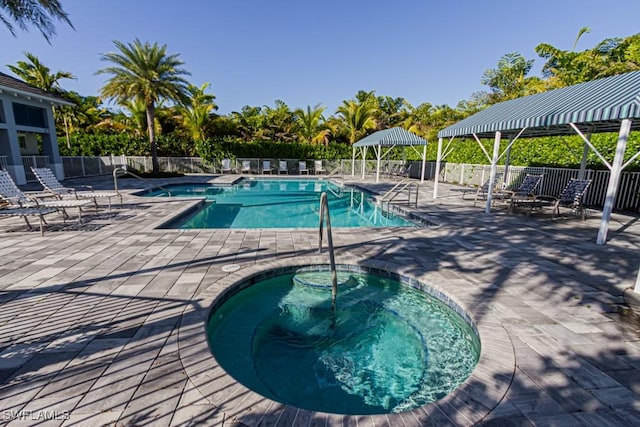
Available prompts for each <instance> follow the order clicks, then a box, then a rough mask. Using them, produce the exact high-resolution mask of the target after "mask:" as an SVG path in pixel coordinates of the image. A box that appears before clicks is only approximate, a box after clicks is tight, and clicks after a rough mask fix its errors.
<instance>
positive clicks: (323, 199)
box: [318, 192, 338, 310]
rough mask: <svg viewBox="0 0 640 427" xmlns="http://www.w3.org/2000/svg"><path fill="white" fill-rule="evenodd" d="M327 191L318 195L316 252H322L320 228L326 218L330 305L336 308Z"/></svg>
mask: <svg viewBox="0 0 640 427" xmlns="http://www.w3.org/2000/svg"><path fill="white" fill-rule="evenodd" d="M327 200H328V199H327V193H326V192H323V193H322V194H321V195H320V227H319V231H320V233H319V237H320V238H319V241H318V253H322V235H323V233H322V229H323V226H324V218H325V214H326V218H327V245H328V247H329V264H330V266H331V305H332V307H333V309H334V310H335V308H336V297H337V296H338V273H337V272H336V259H335V256H334V253H333V236H332V233H331V216H330V215H329V202H328V201H327Z"/></svg>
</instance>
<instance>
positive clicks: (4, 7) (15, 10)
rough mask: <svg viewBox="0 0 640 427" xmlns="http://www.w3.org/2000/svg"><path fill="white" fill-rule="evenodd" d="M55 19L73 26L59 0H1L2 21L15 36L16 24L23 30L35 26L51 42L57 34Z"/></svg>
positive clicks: (0, 16) (0, 12)
mask: <svg viewBox="0 0 640 427" xmlns="http://www.w3.org/2000/svg"><path fill="white" fill-rule="evenodd" d="M54 19H56V20H58V21H62V22H65V23H67V24H68V25H69V26H70V27H71V28H73V25H72V24H71V21H70V20H69V16H67V13H66V12H65V11H64V10H63V9H62V5H61V4H60V2H59V1H58V0H0V22H2V23H3V24H4V25H5V26H6V27H7V29H8V30H9V31H10V32H11V34H12V35H13V36H14V37H15V36H16V31H15V27H14V24H17V25H18V28H20V29H21V30H23V31H27V30H28V29H29V27H30V26H34V27H36V28H37V29H38V30H39V31H40V34H42V36H43V37H44V38H45V40H47V42H50V41H51V37H52V36H54V35H55V34H56V28H55V26H54V24H53V20H54Z"/></svg>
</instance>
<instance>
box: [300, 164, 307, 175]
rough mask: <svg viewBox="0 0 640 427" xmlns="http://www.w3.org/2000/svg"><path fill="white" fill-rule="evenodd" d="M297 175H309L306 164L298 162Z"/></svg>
mask: <svg viewBox="0 0 640 427" xmlns="http://www.w3.org/2000/svg"><path fill="white" fill-rule="evenodd" d="M298 173H299V174H300V175H302V174H305V173H306V174H307V175H309V169H307V162H306V161H305V162H298Z"/></svg>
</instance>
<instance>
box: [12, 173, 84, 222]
mask: <svg viewBox="0 0 640 427" xmlns="http://www.w3.org/2000/svg"><path fill="white" fill-rule="evenodd" d="M36 196H39V197H36ZM47 197H49V198H51V197H52V194H51V193H48V194H47V193H39V194H37V195H31V197H29V195H27V194H26V193H23V192H22V190H20V189H19V188H18V186H17V185H16V183H15V182H14V181H13V178H11V175H9V173H8V172H7V171H4V170H0V199H2V200H4V201H5V202H6V203H7V204H8V206H7V207H8V208H9V209H21V208H53V209H56V210H59V211H61V212H62V215H63V217H64V218H65V219H66V218H68V217H69V215H68V214H67V211H66V209H67V208H78V222H79V223H82V207H83V206H86V205H87V204H89V203H91V200H78V199H56V200H50V199H49V200H47Z"/></svg>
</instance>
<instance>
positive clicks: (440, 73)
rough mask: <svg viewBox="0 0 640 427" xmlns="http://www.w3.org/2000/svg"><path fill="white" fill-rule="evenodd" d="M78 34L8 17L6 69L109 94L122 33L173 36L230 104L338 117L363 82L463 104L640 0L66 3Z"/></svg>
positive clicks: (619, 23)
mask: <svg viewBox="0 0 640 427" xmlns="http://www.w3.org/2000/svg"><path fill="white" fill-rule="evenodd" d="M62 4H63V7H64V8H65V10H66V11H67V12H68V14H69V16H70V18H71V21H72V22H73V25H74V26H75V31H74V30H73V29H71V28H69V27H68V26H66V25H65V24H58V25H57V35H56V36H55V37H53V39H52V42H51V45H49V44H47V42H46V41H45V40H44V38H43V37H42V36H41V35H40V34H39V32H38V31H36V30H31V31H30V32H22V31H18V33H17V37H16V38H14V37H12V36H11V34H10V33H9V31H8V30H6V28H5V27H4V26H1V25H0V40H1V41H2V48H1V49H0V71H2V72H4V73H8V74H11V73H10V71H9V69H8V68H7V67H6V65H7V64H15V63H16V62H17V61H19V60H22V59H24V54H23V52H27V51H28V52H31V53H33V54H35V55H36V56H38V57H39V58H40V60H41V61H42V62H43V63H44V64H45V65H47V66H48V67H50V68H51V70H52V71H60V70H63V71H69V72H71V73H73V74H74V75H75V76H76V77H77V80H64V81H63V82H62V84H63V87H64V88H65V89H68V90H74V91H77V92H79V93H80V94H81V95H84V96H88V95H98V94H99V91H100V88H101V87H102V85H103V84H104V81H105V79H106V76H105V75H95V72H96V71H97V70H99V69H101V68H104V67H106V66H107V65H108V64H107V63H104V62H102V61H100V54H102V53H106V52H111V51H114V50H115V48H114V45H113V40H118V41H122V42H125V43H128V42H131V41H133V40H134V39H135V38H139V39H140V40H142V41H148V42H151V43H153V42H157V43H159V44H161V45H167V51H168V53H175V54H179V56H180V58H181V59H182V60H183V61H184V62H185V65H184V68H185V69H186V70H188V71H189V72H190V73H191V76H189V77H188V79H189V81H191V82H192V83H194V84H196V85H198V86H199V85H201V84H203V83H205V82H209V83H211V87H210V89H209V92H211V93H213V94H215V95H216V103H217V104H218V105H219V107H220V109H219V113H222V114H227V113H230V112H231V111H239V110H240V109H241V108H242V106H244V105H251V106H263V105H269V106H273V105H274V101H275V100H276V99H280V100H282V101H284V102H286V103H287V105H289V107H290V108H292V109H294V108H305V107H306V106H307V105H311V106H313V105H316V104H322V105H324V106H325V107H327V110H326V113H328V114H333V113H334V112H335V109H336V108H337V107H338V105H339V104H340V103H341V102H342V101H343V100H345V99H351V98H353V97H354V96H355V94H356V92H357V91H358V90H361V89H362V90H366V91H372V90H373V91H375V92H376V94H377V95H385V96H392V97H403V98H405V99H407V100H408V101H409V102H410V103H411V104H413V105H414V106H417V105H419V104H421V103H423V102H429V103H431V104H434V105H440V104H448V105H450V106H455V105H456V104H457V103H458V102H459V101H461V100H465V99H470V97H471V95H472V94H473V93H474V92H477V91H481V90H485V89H486V87H485V86H483V85H482V84H481V83H480V80H481V78H482V74H483V73H484V71H485V70H487V69H490V68H495V67H496V64H497V62H498V60H499V59H500V57H502V56H503V55H504V54H506V53H510V52H520V53H521V54H523V55H524V56H525V57H527V58H528V59H535V60H536V63H535V66H534V70H533V72H532V75H539V71H540V67H541V66H542V64H543V60H542V59H541V58H538V56H537V55H536V53H535V51H534V48H535V47H536V46H537V45H538V44H540V43H543V42H544V43H550V44H552V45H554V46H556V47H559V48H562V49H567V50H568V49H571V47H572V45H573V42H574V40H575V37H576V35H577V33H578V30H579V29H580V28H581V27H584V26H588V27H590V28H591V32H590V33H589V34H585V35H584V36H583V37H582V39H581V41H580V43H579V44H578V47H577V50H584V49H589V48H592V47H593V46H595V45H596V44H597V43H599V42H600V41H602V40H603V39H605V38H609V37H626V36H629V35H632V34H635V33H637V32H640V25H639V24H638V16H640V1H638V0H612V1H609V2H606V6H607V7H605V4H603V3H602V2H601V1H595V0H537V1H531V2H521V1H514V0H490V1H483V2H481V1H472V0H466V1H465V0H458V1H437V2H436V1H429V0H411V1H409V0H396V1H394V2H391V1H380V0H369V1H364V0H341V1H338V0H325V1H323V2H310V1H305V0H297V1H294V0H275V1H264V0H236V1H232V0H227V1H218V0H215V1H214V0H209V1H206V0H182V1H180V2H175V1H169V0H155V1H150V0H127V1H124V0H110V1H97V0H86V1H71V0H62Z"/></svg>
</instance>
